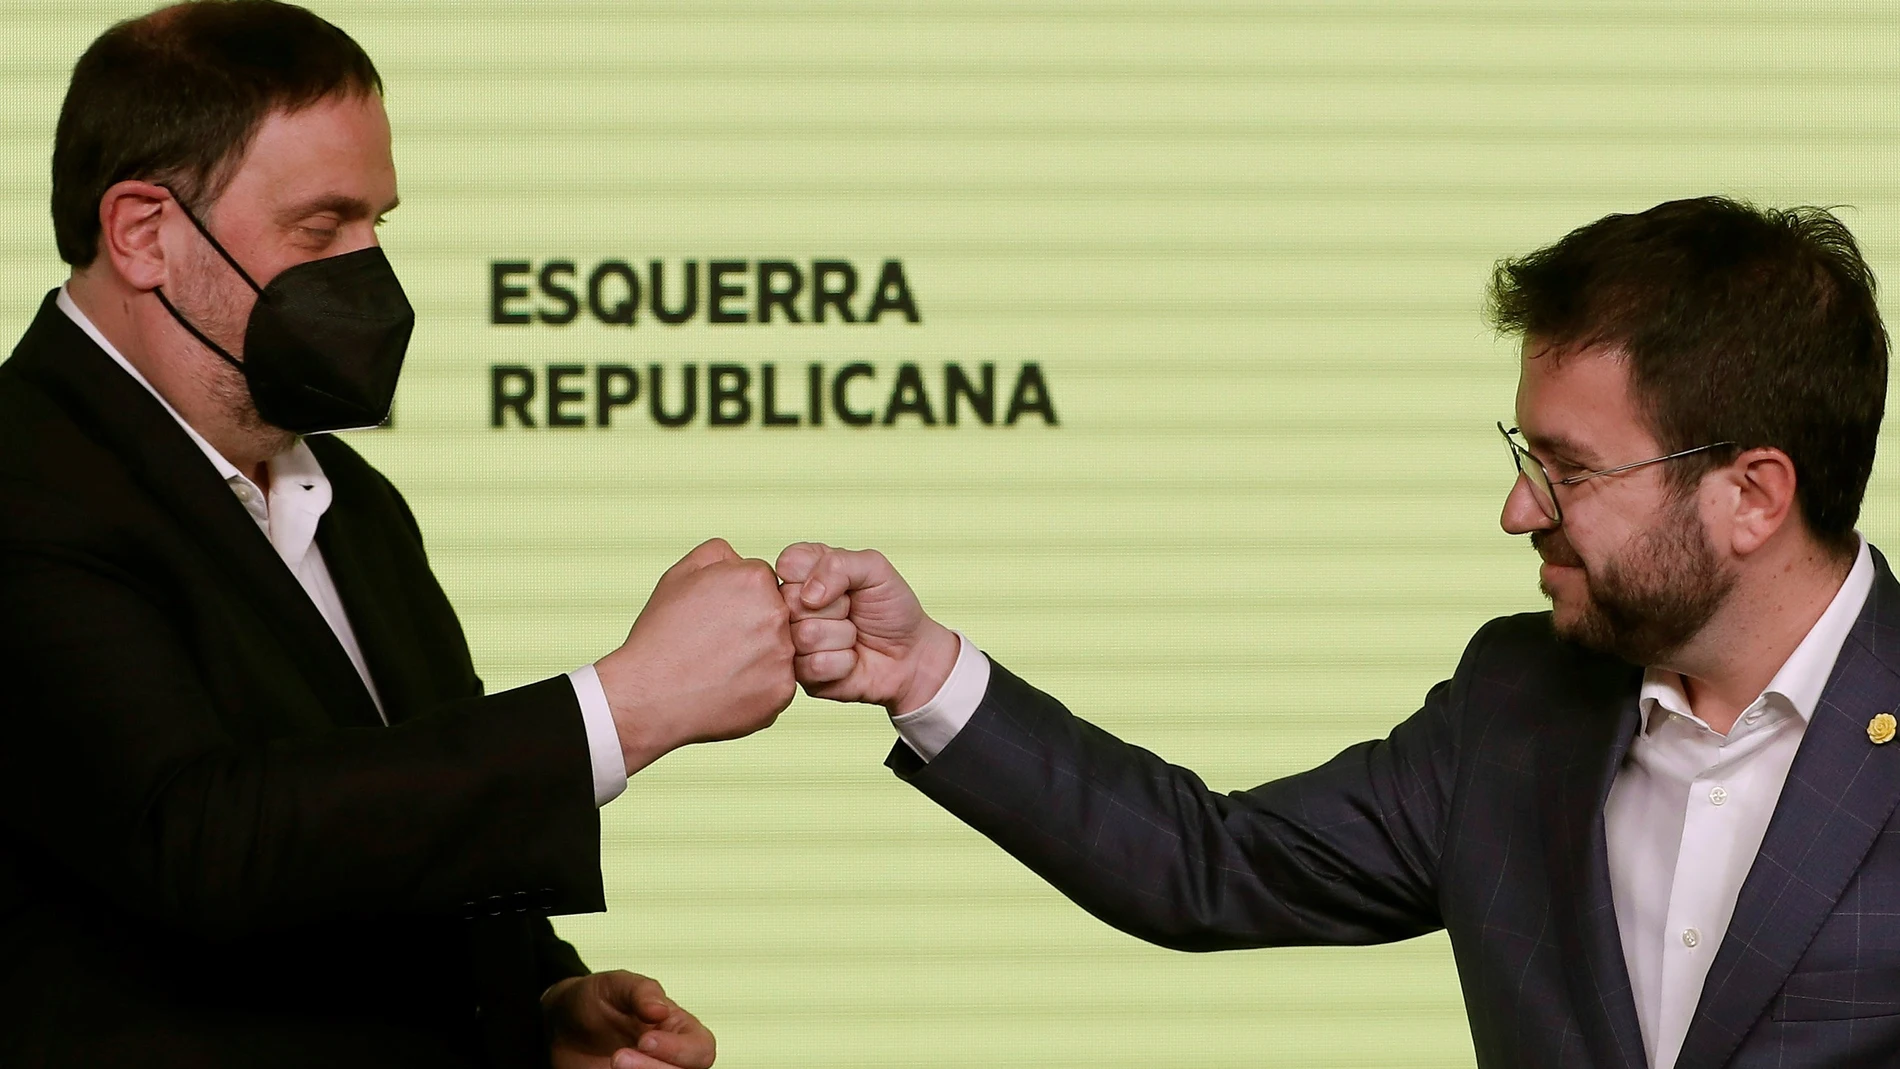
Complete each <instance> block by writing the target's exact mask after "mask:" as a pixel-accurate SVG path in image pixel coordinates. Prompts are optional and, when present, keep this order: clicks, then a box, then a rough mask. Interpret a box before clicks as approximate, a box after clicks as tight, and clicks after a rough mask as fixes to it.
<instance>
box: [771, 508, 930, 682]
mask: <svg viewBox="0 0 1900 1069" xmlns="http://www.w3.org/2000/svg"><path fill="white" fill-rule="evenodd" d="M778 575H779V578H780V579H781V580H783V581H784V586H783V588H782V593H783V594H784V598H785V604H786V605H787V606H788V607H789V609H790V612H791V620H792V643H793V646H794V648H795V649H796V651H797V660H796V661H795V662H794V670H795V672H796V674H797V676H798V682H799V683H800V684H801V685H803V686H804V688H805V693H807V694H810V695H811V696H812V697H814V698H829V699H831V700H833V701H840V702H868V703H870V704H872V705H882V706H884V708H885V709H886V710H888V711H889V712H890V714H891V715H892V716H898V715H901V714H903V713H908V712H910V711H911V710H913V709H917V708H919V707H921V706H922V705H923V704H924V703H925V702H928V701H929V700H930V699H931V697H932V696H934V695H935V694H936V693H937V691H938V690H939V689H940V688H942V686H943V683H944V680H946V679H948V678H949V677H950V669H951V668H953V667H955V666H956V663H957V652H958V648H959V646H960V645H961V643H960V641H959V640H958V639H957V636H956V633H955V632H953V631H951V630H950V629H948V628H946V627H944V626H943V625H942V624H939V623H938V622H936V621H935V620H932V619H931V618H930V617H929V616H926V615H925V614H924V608H923V606H922V605H921V604H919V603H918V601H917V595H916V594H913V593H912V592H911V589H910V584H909V583H906V582H905V581H904V577H903V576H901V575H899V574H897V569H895V568H893V567H891V562H890V561H888V560H885V559H884V554H882V553H879V552H878V551H876V550H874V549H872V550H850V549H834V548H832V547H830V546H827V545H823V544H821V543H817V542H799V543H797V544H795V545H791V546H787V547H786V548H785V552H783V553H780V554H779V557H778Z"/></svg>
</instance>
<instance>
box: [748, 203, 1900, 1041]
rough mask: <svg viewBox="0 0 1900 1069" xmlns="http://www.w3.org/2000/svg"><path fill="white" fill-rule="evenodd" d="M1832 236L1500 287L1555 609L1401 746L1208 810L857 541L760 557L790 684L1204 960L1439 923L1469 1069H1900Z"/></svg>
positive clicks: (1765, 229)
mask: <svg viewBox="0 0 1900 1069" xmlns="http://www.w3.org/2000/svg"><path fill="white" fill-rule="evenodd" d="M1873 289H1874V280H1873V277H1872V274H1871V272H1870V271H1869V270H1868V268H1867V265H1866V263H1865V262H1864V261H1863V260H1862V259H1861V256H1860V253H1859V251H1858V249H1857V248H1856V246H1855V243H1854V240H1853V238H1852V236H1851V235H1849V234H1848V232H1847V230H1846V229H1845V228H1844V227H1843V226H1842V225H1841V224H1840V223H1839V221H1838V220H1836V219H1835V218H1834V217H1832V216H1831V215H1829V214H1828V213H1826V212H1824V211H1820V210H1815V209H1798V210H1794V211H1765V210H1759V209H1756V208H1753V207H1750V206H1747V205H1743V204H1738V203H1735V202H1733V201H1728V200H1723V199H1718V198H1704V199H1699V200H1688V201H1676V202H1672V203H1668V204H1663V205H1660V206H1658V207H1656V208H1653V209H1651V210H1649V211H1646V212H1642V213H1640V214H1635V215H1613V216H1609V217H1607V218H1604V219H1601V220H1599V221H1597V222H1595V223H1592V224H1590V225H1589V226H1586V227H1583V228H1581V229H1579V230H1577V231H1575V232H1573V233H1571V234H1569V235H1568V236H1566V237H1565V238H1563V239H1562V240H1561V241H1559V242H1557V243H1556V244H1554V245H1552V246H1550V247H1549V248H1546V249H1543V250H1540V251H1538V252H1535V253H1532V254H1531V255H1529V256H1526V257H1524V258H1522V259H1518V260H1512V261H1507V262H1505V263H1504V264H1502V265H1500V266H1499V268H1498V271H1497V273H1496V276H1495V277H1494V279H1493V282H1492V287H1491V298H1492V309H1493V315H1494V319H1495V322H1496V323H1497V325H1498V326H1499V327H1500V328H1501V329H1503V330H1505V331H1507V332H1510V333H1512V334H1516V335H1521V336H1522V337H1523V339H1524V346H1523V357H1522V367H1521V369H1520V379H1519V383H1518V391H1517V406H1516V407H1517V418H1516V421H1515V422H1516V427H1515V428H1513V429H1511V430H1507V429H1506V428H1505V426H1504V425H1503V424H1500V425H1499V426H1498V430H1499V431H1500V432H1502V433H1503V434H1504V437H1505V441H1506V443H1507V444H1508V446H1509V449H1510V455H1511V458H1512V461H1513V464H1514V466H1515V467H1514V474H1515V476H1516V481H1515V483H1514V484H1513V485H1512V486H1511V489H1510V492H1509V493H1508V494H1507V496H1506V498H1505V503H1504V512H1503V517H1502V524H1503V527H1504V529H1505V530H1506V531H1508V532H1510V533H1512V534H1524V535H1529V536H1530V541H1531V544H1532V546H1533V547H1534V548H1535V549H1536V551H1537V553H1538V555H1539V556H1540V557H1541V558H1542V561H1543V565H1542V569H1541V572H1540V580H1541V582H1540V585H1541V587H1542V589H1543V591H1544V593H1545V594H1546V595H1547V596H1548V597H1549V598H1550V601H1551V611H1549V612H1547V613H1537V614H1527V615H1522V616H1514V617H1507V618H1504V619H1499V620H1494V621H1492V622H1491V623H1490V624H1487V625H1486V626H1485V627H1483V628H1482V629H1481V630H1480V631H1479V632H1478V634H1477V635H1476V636H1475V637H1474V638H1473V639H1472V641H1471V644H1470V646H1469V648H1468V649H1467V651H1466V653H1465V655H1464V658H1463V660H1462V662H1461V663H1460V664H1459V666H1458V668H1457V670H1456V672H1455V673H1454V674H1453V676H1452V678H1451V679H1450V680H1448V681H1446V682H1444V683H1441V684H1439V685H1438V686H1437V687H1435V688H1433V689H1432V691H1431V692H1430V693H1429V694H1428V695H1427V696H1426V698H1425V702H1424V706H1423V708H1421V709H1420V710H1419V711H1418V712H1417V713H1416V714H1414V715H1413V716H1411V717H1410V718H1408V719H1407V720H1405V721H1404V722H1402V723H1400V724H1399V725H1398V726H1397V727H1396V728H1394V729H1393V731H1392V733H1391V735H1389V736H1388V737H1387V738H1385V739H1382V740H1378V741H1375V742H1367V743H1362V744H1360V745H1357V746H1354V747H1351V748H1350V749H1348V750H1346V751H1345V752H1344V753H1342V754H1340V755H1339V756H1338V757H1336V758H1334V759H1333V760H1332V761H1330V762H1328V763H1327V764H1325V765H1322V766H1321V767H1319V768H1316V769H1314V770H1312V771H1309V772H1305V773H1301V774H1299V775H1295V776H1290V777H1288V778H1286V779H1282V780H1278V781H1275V782H1272V783H1267V784H1264V785H1262V786H1260V787H1256V788H1254V789H1253V790H1249V791H1240V792H1236V793H1233V794H1220V793H1216V792H1214V791H1211V790H1209V789H1208V788H1207V787H1206V786H1204V785H1203V784H1202V782H1201V781H1200V779H1199V778H1197V777H1196V776H1195V775H1194V774H1193V773H1192V772H1190V771H1188V770H1186V769H1182V768H1178V767H1175V766H1172V765H1169V764H1167V763H1166V762H1164V761H1162V760H1161V759H1160V758H1158V757H1156V756H1154V755H1153V754H1150V753H1148V752H1147V751H1145V750H1142V749H1139V748H1137V747H1135V746H1132V745H1130V744H1128V743H1124V742H1122V741H1120V740H1118V739H1115V738H1113V737H1111V736H1110V735H1108V734H1107V733H1106V732H1103V731H1101V730H1100V729H1098V728H1095V727H1094V726H1092V725H1090V724H1088V723H1086V722H1085V721H1083V720H1081V719H1078V718H1077V717H1075V716H1073V715H1071V714H1070V713H1069V712H1068V710H1066V709H1065V708H1063V707H1062V705H1061V704H1060V703H1058V702H1057V701H1056V700H1055V699H1054V698H1051V697H1049V696H1048V695H1045V694H1043V693H1041V692H1039V691H1037V690H1035V689H1034V688H1032V687H1031V686H1030V685H1029V684H1027V683H1025V682H1023V681H1022V680H1020V679H1018V678H1017V677H1016V676H1014V675H1012V674H1010V673H1009V672H1008V671H1007V670H1006V669H1004V668H1003V667H1002V666H1001V665H998V664H995V663H993V662H992V661H990V660H989V659H988V658H987V657H985V656H984V655H983V654H982V653H980V652H978V651H977V650H976V649H975V647H974V646H972V645H971V644H970V643H969V641H968V640H966V639H963V638H961V637H960V636H958V635H957V634H955V633H954V632H951V631H948V630H946V629H945V628H944V627H942V626H941V625H939V624H937V623H935V622H933V621H932V620H931V619H930V618H929V617H928V616H926V615H925V614H924V613H923V610H922V609H921V607H920V606H919V604H918V602H917V599H916V598H915V596H914V595H912V593H911V591H910V589H909V587H908V586H907V585H906V584H905V583H904V581H903V579H902V578H901V577H900V576H899V575H898V574H897V573H896V572H895V571H894V570H892V568H891V566H890V565H889V564H888V563H887V562H886V561H885V560H884V559H883V557H881V556H879V555H878V554H876V553H874V552H850V551H843V550H835V549H831V548H829V547H825V546H821V545H817V544H813V543H804V544H800V545H797V546H793V547H791V548H789V549H787V550H786V552H785V553H784V555H782V556H781V557H780V560H779V574H780V577H781V578H782V579H783V580H784V581H785V582H786V584H787V586H786V588H785V590H786V594H787V597H788V599H789V600H790V601H791V603H792V606H793V615H794V617H795V623H794V625H793V627H794V641H795V645H796V647H797V649H798V652H799V655H800V656H799V658H798V660H797V662H796V666H797V670H798V673H799V676H800V679H801V682H803V683H804V685H805V687H806V689H807V690H808V691H810V692H812V693H813V694H816V695H818V696H821V697H829V698H835V699H838V700H844V701H865V702H871V703H875V704H881V705H884V706H885V707H886V708H887V709H888V710H889V712H890V713H891V714H892V715H893V717H894V718H895V723H896V726H897V729H898V731H899V733H900V734H901V735H902V738H903V741H902V742H901V743H900V744H899V745H898V746H897V747H896V748H895V750H894V751H893V753H892V755H891V759H890V762H889V763H890V764H891V766H892V767H893V769H895V770H896V771H897V773H898V775H900V776H902V777H903V778H905V779H906V780H908V781H910V782H911V783H912V784H914V785H915V786H917V787H918V788H919V789H920V790H922V791H923V792H924V793H925V794H927V795H929V796H930V797H931V798H933V799H934V800H936V801H937V802H938V803H940V804H941V805H943V806H944V807H946V808H947V809H949V810H950V811H951V812H953V813H955V814H956V815H958V816H959V817H961V818H962V819H964V820H965V821H967V822H968V823H970V824H971V825H972V826H973V827H975V828H977V829H978V830H980V831H982V832H983V833H984V834H986V835H988V836H989V837H990V838H992V839H994V840H995V841H996V842H997V843H999V844H1000V845H1002V846H1003V848H1004V849H1006V850H1008V851H1010V852H1011V853H1012V854H1014V855H1015V856H1017V857H1018V858H1020V859H1021V860H1022V861H1024V862H1025V863H1026V864H1028V865H1030V866H1031V867H1032V868H1034V869H1035V870H1036V871H1037V872H1038V873H1040V874H1041V875H1042V876H1044V877H1045V878H1047V879H1048V880H1049V881H1050V882H1051V883H1053V884H1054V885H1055V886H1057V887H1058V888H1060V889H1061V890H1062V891H1063V892H1064V893H1065V894H1067V895H1068V896H1069V897H1070V898H1072V899H1074V900H1075V901H1076V902H1077V903H1079V904H1080V905H1082V906H1083V907H1084V908H1085V909H1087V910H1089V911H1090V912H1092V913H1094V914H1096V915H1097V916H1099V917H1101V918H1102V919H1104V920H1106V921H1108V922H1109V923H1111V924H1113V925H1115V926H1117V927H1119V928H1122V929H1124V930H1126V931H1128V932H1131V933H1133V934H1135V935H1137V936H1140V937H1142V938H1144V939H1148V940H1150V941H1153V942H1156V943H1159V944H1162V945H1164V946H1170V947H1176V948H1180V949H1184V950H1218V949H1227V948H1239V947H1259V946H1284V945H1293V944H1315V943H1340V944H1360V943H1378V942H1387V941H1392V940H1397V939H1404V938H1408V937H1411V936H1415V935H1420V934H1423V933H1426V932H1430V931H1434V930H1437V929H1439V928H1444V929H1447V930H1448V932H1449V934H1450V937H1451V942H1452V946H1453V950H1454V952H1455V954H1456V958H1457V962H1458V970H1459V976H1460V980H1461V982H1462V985H1463V988H1464V994H1465V1001H1466V1006H1467V1010H1468V1013H1469V1016H1470V1022H1471V1031H1472V1037H1473V1041H1474V1045H1475V1048H1476V1052H1477V1057H1478V1062H1479V1064H1480V1065H1484V1066H1498V1067H1512V1069H1517V1067H1525V1066H1642V1065H1650V1066H1655V1067H1669V1066H1675V1067H1680V1069H1716V1067H1718V1066H1727V1067H1756V1066H1842V1065H1875V1064H1882V1065H1884V1064H1891V1059H1892V1058H1893V1056H1894V1052H1895V1051H1900V820H1897V819H1896V804H1897V803H1900V745H1894V744H1892V740H1893V739H1894V736H1895V727H1896V725H1895V720H1894V713H1895V711H1896V709H1900V583H1896V581H1895V579H1894V575H1893V573H1892V572H1891V571H1890V570H1889V568H1888V566H1887V564H1886V562H1885V560H1884V559H1882V558H1881V556H1880V555H1879V554H1878V553H1875V552H1873V551H1872V550H1870V549H1869V547H1868V546H1867V545H1866V543H1865V542H1864V541H1862V540H1861V538H1860V536H1859V535H1858V534H1857V533H1856V531H1855V528H1854V524H1855V520H1856V518H1857V516H1858V514H1859V509H1860V503H1861V498H1862V495H1863V492H1864V490H1865V488H1866V484H1867V478H1868V475H1869V472H1870V470H1871V468H1872V465H1873V459H1874V447H1875V440H1876V438H1877V436H1878V433H1879V427H1880V419H1881V414H1882V411H1883V408H1884V403H1885V395H1886V378H1887V340H1886V334H1885V331H1884V329H1883V327H1882V325H1881V321H1880V316H1879V312H1878V310H1877V308H1876V306H1875V302H1874V293H1873Z"/></svg>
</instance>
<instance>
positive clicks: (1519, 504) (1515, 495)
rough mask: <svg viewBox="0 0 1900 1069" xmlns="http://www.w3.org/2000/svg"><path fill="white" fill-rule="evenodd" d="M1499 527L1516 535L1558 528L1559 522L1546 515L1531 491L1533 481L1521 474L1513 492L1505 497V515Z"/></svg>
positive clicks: (1507, 532) (1513, 484)
mask: <svg viewBox="0 0 1900 1069" xmlns="http://www.w3.org/2000/svg"><path fill="white" fill-rule="evenodd" d="M1498 526H1500V527H1502V528H1504V533H1505V534H1514V535H1521V534H1530V533H1531V532H1532V531H1546V530H1551V529H1553V528H1555V527H1556V526H1557V521H1555V520H1553V519H1551V518H1550V517H1549V516H1546V515H1544V509H1543V506H1541V505H1539V504H1538V503H1537V495H1536V494H1535V493H1533V492H1532V491H1531V481H1530V479H1529V478H1527V477H1526V476H1525V475H1524V473H1523V472H1519V473H1518V476H1517V481H1516V482H1514V483H1512V484H1511V492H1510V493H1508V494H1506V495H1504V513H1503V515H1501V516H1499V517H1498Z"/></svg>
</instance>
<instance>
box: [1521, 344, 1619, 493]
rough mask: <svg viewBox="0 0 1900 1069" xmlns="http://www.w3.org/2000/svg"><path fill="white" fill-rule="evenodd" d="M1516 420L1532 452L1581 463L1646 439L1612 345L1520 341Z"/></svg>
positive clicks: (1595, 459) (1594, 459)
mask: <svg viewBox="0 0 1900 1069" xmlns="http://www.w3.org/2000/svg"><path fill="white" fill-rule="evenodd" d="M1517 421H1518V426H1519V427H1520V428H1521V429H1522V431H1523V433H1524V439H1525V441H1526V442H1528V443H1529V444H1530V445H1531V446H1532V447H1533V448H1534V449H1537V450H1538V451H1540V452H1548V453H1550V454H1553V455H1561V456H1564V457H1568V458H1570V459H1572V460H1576V461H1579V462H1583V463H1591V462H1595V461H1598V460H1601V459H1602V458H1603V457H1604V456H1605V455H1606V454H1608V453H1617V454H1620V453H1621V452H1622V451H1624V450H1625V449H1626V448H1628V446H1629V444H1630V442H1631V440H1632V439H1636V440H1643V441H1646V440H1647V439H1648V438H1649V435H1648V433H1647V431H1646V430H1645V429H1644V426H1643V424H1642V421H1641V419H1640V418H1639V415H1638V413H1637V412H1636V409H1635V405H1634V402H1633V399H1632V397H1631V395H1630V390H1629V364H1628V361H1627V359H1626V358H1625V354H1624V353H1623V351H1622V350H1621V349H1620V348H1619V347H1616V346H1613V345H1585V346H1576V345H1561V344H1553V343H1551V342H1549V341H1548V340H1545V339H1538V338H1526V339H1525V341H1524V346H1523V360H1522V362H1521V366H1520V369H1519V377H1518V389H1517Z"/></svg>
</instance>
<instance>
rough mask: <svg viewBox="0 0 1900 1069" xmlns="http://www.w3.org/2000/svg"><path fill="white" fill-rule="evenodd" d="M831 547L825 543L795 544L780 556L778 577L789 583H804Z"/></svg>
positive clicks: (786, 548)
mask: <svg viewBox="0 0 1900 1069" xmlns="http://www.w3.org/2000/svg"><path fill="white" fill-rule="evenodd" d="M829 552H831V547H830V546H827V545H825V544H824V543H823V542H794V543H792V544H791V545H789V546H786V547H785V548H784V550H782V551H781V552H780V553H779V555H778V565H777V571H778V577H779V578H780V579H782V580H784V581H785V582H787V583H802V582H804V581H805V580H806V579H808V578H810V576H811V570H812V568H813V567H815V566H816V565H817V564H818V562H819V560H820V559H822V558H823V557H824V555H825V554H826V553H829Z"/></svg>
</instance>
